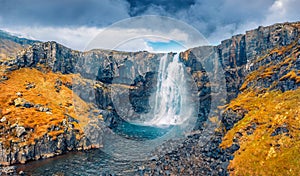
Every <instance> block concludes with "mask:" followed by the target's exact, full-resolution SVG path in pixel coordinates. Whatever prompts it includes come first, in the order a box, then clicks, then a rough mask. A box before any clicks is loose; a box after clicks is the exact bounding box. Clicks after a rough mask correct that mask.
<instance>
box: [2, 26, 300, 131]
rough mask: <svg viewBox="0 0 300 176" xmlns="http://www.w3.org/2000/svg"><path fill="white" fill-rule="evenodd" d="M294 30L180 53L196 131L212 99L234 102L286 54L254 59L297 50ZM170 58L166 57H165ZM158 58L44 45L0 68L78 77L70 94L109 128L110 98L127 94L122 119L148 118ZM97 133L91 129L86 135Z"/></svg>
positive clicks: (114, 119)
mask: <svg viewBox="0 0 300 176" xmlns="http://www.w3.org/2000/svg"><path fill="white" fill-rule="evenodd" d="M299 29H300V23H285V24H276V25H272V26H269V27H259V28H258V29H255V30H251V31H248V32H246V34H245V35H237V36H233V37H232V38H231V39H228V40H225V41H222V43H221V44H220V45H218V46H202V47H196V48H192V49H189V50H187V51H185V52H182V53H181V55H180V60H181V62H183V63H184V64H185V66H186V71H187V73H189V74H190V75H191V77H192V79H193V80H194V83H195V85H196V86H197V89H198V90H197V96H199V99H200V101H199V102H200V106H199V111H198V117H199V120H198V124H197V125H196V129H201V127H202V124H203V122H204V121H206V120H207V118H208V114H209V113H210V109H215V108H216V107H211V106H213V105H212V103H211V101H212V96H214V97H217V100H218V97H220V98H219V101H224V103H226V102H229V101H230V100H232V99H233V98H235V97H236V96H237V95H238V94H239V92H240V88H241V86H242V84H243V83H244V82H245V80H246V78H247V76H248V75H249V74H250V73H251V72H253V71H255V70H258V69H259V67H260V66H262V65H266V64H268V63H271V62H274V63H277V62H280V61H281V60H282V59H283V58H285V56H287V55H288V53H286V54H281V55H279V54H277V55H276V54H274V55H270V56H267V57H266V58H267V59H263V60H260V61H258V59H259V58H261V57H263V56H264V55H266V54H267V53H268V52H270V50H272V49H274V48H280V47H281V46H289V45H291V44H293V43H294V44H295V46H293V48H297V46H298V45H299V42H298V40H299ZM172 55H173V54H172V53H169V56H172ZM162 56H163V54H154V53H149V52H119V51H109V50H91V51H88V52H79V51H75V50H71V49H69V48H66V47H64V46H62V45H60V44H58V43H56V42H46V43H36V44H33V45H32V46H31V47H29V48H28V49H26V50H24V51H22V52H21V53H20V54H19V55H18V56H17V57H16V59H15V60H9V61H5V62H3V61H0V65H6V66H8V68H7V70H8V71H14V70H16V69H19V68H22V67H32V68H37V69H39V70H41V71H43V72H47V71H50V70H51V71H53V72H61V73H63V74H70V73H80V74H81V76H82V77H83V78H84V80H80V81H79V83H78V84H76V83H75V84H74V85H73V86H72V89H73V90H74V92H75V93H77V94H78V95H79V96H80V97H81V98H82V99H83V100H85V101H87V102H91V103H94V104H96V105H97V106H98V108H99V109H101V110H103V111H101V113H102V115H103V116H104V119H105V120H106V122H107V123H108V124H109V126H113V124H116V123H118V122H120V121H121V120H122V119H120V118H119V117H118V115H117V113H116V107H114V102H113V101H112V99H113V95H115V94H117V95H122V94H125V93H128V96H129V103H130V104H131V106H132V107H133V109H132V110H131V111H129V112H127V113H128V114H134V113H133V112H132V111H134V112H135V114H142V113H147V112H149V110H150V109H149V108H150V107H149V97H150V94H151V93H153V92H154V91H155V86H154V85H156V74H157V70H158V67H159V60H160V58H161V57H162ZM281 69H282V71H279V72H278V73H279V74H275V76H274V77H271V78H268V79H270V82H272V81H274V80H276V79H280V78H281V77H282V76H284V75H286V73H285V72H284V67H282V68H281ZM294 69H297V70H299V57H298V58H297V60H296V61H295V64H294ZM218 75H222V76H223V78H224V80H225V82H224V84H225V85H226V86H225V88H224V87H222V86H221V85H219V84H221V83H222V79H223V78H221V77H219V76H218ZM276 75H277V76H276ZM266 79H267V78H266ZM266 79H265V78H264V79H260V80H258V81H255V82H252V83H251V84H249V85H258V86H266V87H267V86H268V85H269V84H268V81H266ZM81 81H83V82H84V84H82V83H83V82H81ZM290 81H291V80H288V79H286V80H285V79H282V80H281V82H280V83H279V85H278V87H277V88H279V89H282V90H289V89H294V88H296V87H297V86H299V84H295V82H293V83H291V82H290ZM212 83H215V84H212ZM218 83H219V84H218ZM220 89H225V90H220ZM222 91H223V92H227V99H226V100H222V99H221V98H222V97H223V96H222V95H218V93H219V92H222ZM121 102H122V101H121ZM125 102H126V101H125ZM119 105H122V103H119ZM124 106H125V105H124ZM121 109H122V107H121ZM228 116H232V115H231V114H229V115H228ZM132 118H133V119H136V118H139V116H138V115H137V116H132ZM235 122H236V120H232V122H231V121H230V120H229V121H228V122H226V124H228V129H229V128H231V126H232V125H233V124H234V123H235ZM99 128H101V127H99ZM88 130H89V129H88ZM88 130H87V133H88ZM97 130H98V129H94V128H93V129H91V131H97ZM91 133H92V132H91Z"/></svg>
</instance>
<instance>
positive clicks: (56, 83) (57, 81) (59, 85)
mask: <svg viewBox="0 0 300 176" xmlns="http://www.w3.org/2000/svg"><path fill="white" fill-rule="evenodd" d="M61 86H62V81H61V79H59V78H57V79H56V82H55V85H54V88H55V91H56V92H58V93H59V92H60V90H61Z"/></svg>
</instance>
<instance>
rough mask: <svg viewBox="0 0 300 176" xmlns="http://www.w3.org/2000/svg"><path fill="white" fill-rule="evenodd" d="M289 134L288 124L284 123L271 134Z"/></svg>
mask: <svg viewBox="0 0 300 176" xmlns="http://www.w3.org/2000/svg"><path fill="white" fill-rule="evenodd" d="M284 133H286V134H288V133H289V129H288V128H287V125H283V126H281V127H278V128H276V129H275V130H274V132H273V133H272V134H271V136H277V135H279V134H284Z"/></svg>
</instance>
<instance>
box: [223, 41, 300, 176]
mask: <svg viewBox="0 0 300 176" xmlns="http://www.w3.org/2000/svg"><path fill="white" fill-rule="evenodd" d="M286 53H288V54H286ZM272 54H276V56H277V57H282V60H281V61H280V62H272V61H271V62H270V63H269V64H267V65H262V66H261V67H260V68H259V69H258V70H256V71H253V72H252V73H250V74H249V75H248V77H247V78H246V80H245V82H244V84H243V85H242V86H241V90H242V91H243V92H242V93H241V94H240V95H239V96H238V97H237V98H236V99H234V100H233V101H231V102H230V103H229V104H228V106H227V109H232V110H234V111H236V112H238V111H239V110H246V111H247V113H246V115H245V117H244V118H243V119H242V120H240V121H239V122H238V123H236V124H235V126H234V127H233V128H232V129H231V130H229V131H228V132H227V134H226V135H225V137H224V139H223V142H222V144H221V147H223V148H227V147H230V146H231V145H232V144H233V140H234V139H235V140H236V139H238V142H239V145H240V149H239V150H237V151H236V152H235V153H234V159H233V160H232V161H231V162H230V165H229V167H228V170H229V172H230V174H231V175H300V88H298V89H296V90H290V91H286V92H284V93H282V92H280V91H276V90H274V87H275V86H276V85H277V84H278V82H280V81H284V80H286V79H289V80H293V81H294V82H295V83H299V82H300V76H299V75H300V71H298V70H294V69H293V68H292V67H293V66H294V63H295V61H296V58H297V57H299V45H297V43H293V44H291V45H289V46H287V47H281V48H275V49H274V50H272V51H270V53H269V54H268V55H266V56H264V57H262V58H259V59H258V60H257V61H256V62H260V61H262V60H264V59H266V58H267V57H269V56H270V55H272ZM281 67H284V69H280V68H281ZM283 70H286V71H287V74H285V75H282V71H283ZM273 74H278V75H279V77H278V79H276V80H274V82H273V83H272V85H271V86H270V87H268V88H259V87H257V85H256V84H257V82H258V80H260V79H269V78H270V77H272V75H273ZM250 83H251V84H250ZM262 90H263V91H262ZM279 127H285V128H287V129H288V132H286V131H285V132H283V133H281V134H278V135H271V134H272V133H273V132H274V131H275V130H276V129H278V128H279Z"/></svg>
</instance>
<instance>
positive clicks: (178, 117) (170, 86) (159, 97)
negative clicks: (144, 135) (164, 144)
mask: <svg viewBox="0 0 300 176" xmlns="http://www.w3.org/2000/svg"><path fill="white" fill-rule="evenodd" d="M186 85H187V84H186V80H185V78H184V67H183V64H182V63H181V62H180V61H179V53H177V54H176V55H175V56H174V57H173V58H172V60H168V55H164V56H163V57H162V58H161V60H160V65H159V69H158V77H157V85H156V87H157V90H156V93H155V100H154V101H155V102H154V107H153V116H154V117H153V118H152V119H151V120H150V121H149V122H147V124H149V125H154V126H170V125H179V124H182V123H183V122H184V121H185V120H186V118H188V117H186V116H185V117H183V113H182V111H183V107H184V106H185V105H184V102H186V101H185V99H186V96H185V95H186V87H185V86H186Z"/></svg>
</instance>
